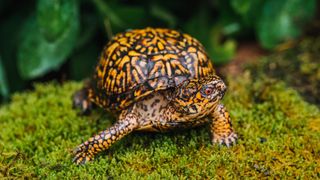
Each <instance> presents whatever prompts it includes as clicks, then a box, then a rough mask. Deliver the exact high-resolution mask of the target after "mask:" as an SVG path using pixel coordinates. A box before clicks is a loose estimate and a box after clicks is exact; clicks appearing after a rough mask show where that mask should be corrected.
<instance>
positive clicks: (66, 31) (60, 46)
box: [18, 0, 79, 79]
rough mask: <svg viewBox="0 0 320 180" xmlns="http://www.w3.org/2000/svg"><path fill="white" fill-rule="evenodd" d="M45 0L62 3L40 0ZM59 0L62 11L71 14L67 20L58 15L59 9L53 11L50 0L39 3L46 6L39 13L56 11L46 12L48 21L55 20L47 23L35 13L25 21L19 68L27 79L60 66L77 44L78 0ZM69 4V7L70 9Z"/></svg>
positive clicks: (19, 52)
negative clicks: (61, 0)
mask: <svg viewBox="0 0 320 180" xmlns="http://www.w3.org/2000/svg"><path fill="white" fill-rule="evenodd" d="M42 1H50V2H51V3H52V4H51V5H52V6H55V3H58V1H51V0H39V1H38V2H39V3H44V2H42ZM59 3H61V4H60V5H59V7H61V8H60V9H59V10H60V13H66V14H68V15H69V16H68V17H66V18H67V20H65V19H64V20H61V18H60V17H59V16H56V11H57V10H54V11H50V6H49V5H47V4H46V5H43V6H40V5H39V6H38V7H39V8H40V7H42V8H44V9H43V10H38V13H40V12H41V11H46V10H47V12H48V13H53V15H47V16H46V17H47V18H48V19H46V21H54V23H52V24H50V23H44V22H42V21H44V19H42V18H37V19H36V18H35V17H34V16H32V17H31V18H30V19H29V20H28V21H27V22H26V24H25V25H24V29H23V32H22V41H21V44H20V45H19V48H18V68H19V72H20V74H21V76H22V77H23V78H25V79H32V78H35V77H38V76H41V75H44V74H45V73H47V72H48V71H50V70H54V69H57V68H58V67H59V66H60V65H61V64H62V63H63V62H65V60H66V58H67V57H68V56H69V55H70V53H71V52H72V50H73V48H74V46H75V41H76V39H77V34H78V30H79V16H78V8H79V7H78V1H76V0H69V1H67V0H65V1H63V2H60V1H59ZM65 6H66V7H68V8H67V9H66V8H65ZM62 7H64V8H62ZM65 11H70V12H65ZM40 14H42V13H40ZM40 14H37V15H40ZM39 19H40V20H39ZM59 19H60V20H59ZM60 21H61V22H60ZM39 22H40V24H39ZM59 22H60V23H59ZM55 26H62V27H55ZM51 28H52V29H51ZM61 28H63V29H62V30H61Z"/></svg>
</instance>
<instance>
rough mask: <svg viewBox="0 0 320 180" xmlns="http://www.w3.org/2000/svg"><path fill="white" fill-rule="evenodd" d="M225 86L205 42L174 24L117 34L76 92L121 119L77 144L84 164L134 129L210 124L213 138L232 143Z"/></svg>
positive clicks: (78, 101) (81, 104) (83, 104)
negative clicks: (174, 28) (223, 99)
mask: <svg viewBox="0 0 320 180" xmlns="http://www.w3.org/2000/svg"><path fill="white" fill-rule="evenodd" d="M225 91H226V85H225V83H224V82H223V80H222V79H221V78H220V77H218V76H217V75H215V71H214V69H213V66H212V63H211V60H210V59H209V57H208V56H207V54H206V52H205V51H204V48H203V46H202V45H201V44H200V43H199V42H198V41H197V40H196V39H194V38H192V37H191V36H189V35H187V34H184V33H180V32H178V31H175V30H170V29H154V28H146V29H140V30H131V31H128V32H124V33H120V34H118V35H116V36H115V37H114V38H113V39H112V40H111V41H110V42H109V43H108V44H107V46H106V47H105V48H104V50H103V52H102V55H101V57H100V61H99V62H98V65H97V67H96V71H95V74H94V75H93V77H92V79H91V80H90V81H88V82H86V83H85V84H84V87H83V88H82V89H81V90H79V91H77V92H76V93H75V94H74V96H73V104H74V106H75V107H78V108H80V109H81V110H82V112H83V113H87V112H89V110H90V109H91V108H92V107H93V105H98V106H99V107H102V108H103V109H105V110H108V111H111V112H114V113H115V114H119V116H118V120H117V121H116V122H115V123H114V124H113V125H112V126H111V127H108V128H106V129H105V130H104V131H101V132H99V133H98V134H97V135H95V136H93V137H91V138H89V139H88V140H87V141H85V142H83V143H82V144H80V145H79V146H78V147H77V148H76V150H75V157H74V160H73V161H74V162H75V163H76V164H83V163H86V162H88V161H91V160H93V159H94V157H95V155H96V154H97V153H99V152H101V151H104V150H107V149H109V148H110V146H112V144H113V143H115V142H117V141H119V140H120V139H121V138H123V137H124V136H126V135H128V134H130V133H131V132H134V131H153V132H166V131H171V130H179V129H186V128H192V127H195V126H200V125H208V126H210V131H211V141H212V143H216V144H220V145H226V146H228V147H229V146H231V145H233V144H235V143H236V141H237V134H236V133H235V132H234V129H233V127H232V124H231V118H230V114H229V112H228V111H227V109H226V108H225V107H224V105H222V104H221V103H220V101H221V99H222V98H223V96H224V93H225Z"/></svg>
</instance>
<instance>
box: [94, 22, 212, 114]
mask: <svg viewBox="0 0 320 180" xmlns="http://www.w3.org/2000/svg"><path fill="white" fill-rule="evenodd" d="M213 73H215V71H214V69H213V66H212V63H211V60H210V59H209V57H208V55H207V53H206V52H205V50H204V47H203V46H202V45H201V44H200V43H199V41H197V40H196V39H195V38H193V37H191V36H190V35H188V34H184V33H181V32H178V31H175V30H171V29H154V28H146V29H137V30H130V31H127V32H124V33H120V34H117V35H116V36H114V37H113V39H112V40H111V41H110V42H109V43H108V44H107V46H106V47H105V48H104V50H103V52H102V54H101V57H100V61H99V63H98V65H97V67H96V70H95V75H94V78H93V82H92V88H91V89H90V90H89V98H90V99H91V100H92V101H93V102H94V103H96V104H97V105H99V106H101V107H105V108H107V109H111V110H121V109H126V108H127V107H128V106H130V105H132V104H133V103H134V102H136V101H139V100H141V99H142V98H144V97H146V96H148V95H149V94H150V93H152V92H155V91H160V90H166V89H169V88H174V87H176V86H178V85H179V84H180V83H181V82H183V81H184V80H186V79H194V78H201V77H204V76H207V75H208V74H213Z"/></svg>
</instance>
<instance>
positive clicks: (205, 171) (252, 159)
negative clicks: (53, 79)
mask: <svg viewBox="0 0 320 180" xmlns="http://www.w3.org/2000/svg"><path fill="white" fill-rule="evenodd" d="M228 84H229V90H228V93H227V94H226V97H225V98H224V101H223V102H224V104H225V105H226V106H227V107H228V109H229V110H230V113H231V115H232V119H233V124H234V127H235V129H236V130H237V132H238V134H239V137H240V139H239V143H238V144H237V145H235V146H233V147H231V148H226V147H219V146H216V145H211V144H210V139H209V133H208V129H207V128H206V127H200V128H196V129H192V130H185V131H181V132H172V133H166V134H160V133H133V134H131V135H129V136H127V137H125V138H124V139H122V140H121V141H120V142H118V143H116V144H115V145H114V146H112V148H111V149H110V150H108V151H106V152H104V153H101V155H100V156H99V157H98V158H97V159H96V160H95V161H94V162H92V163H88V164H86V165H84V166H76V165H74V164H73V163H72V162H71V160H72V151H73V149H74V148H75V147H76V146H77V145H78V144H79V143H81V142H82V141H83V140H86V139H87V138H89V137H90V136H91V135H93V134H94V133H96V132H98V131H99V130H103V129H104V128H105V127H107V126H110V125H111V124H112V120H111V118H110V117H109V116H107V115H106V114H105V113H104V112H103V111H101V110H95V111H94V112H93V114H92V115H90V116H79V115H77V111H75V110H72V107H71V99H70V97H71V94H72V93H73V92H74V91H75V90H77V89H79V88H80V87H81V83H75V82H68V83H65V84H63V85H59V84H57V83H48V84H37V85H35V90H34V91H30V92H25V93H19V94H15V95H14V96H13V97H12V102H11V103H10V104H8V105H4V106H3V107H1V109H0V127H1V134H0V178H3V177H7V178H13V177H19V178H23V177H24V178H30V177H40V178H50V179H60V178H84V179H87V178H102V177H104V178H106V177H114V178H116V179H119V178H120V179H129V178H134V179H136V178H139V177H144V178H149V179H155V178H156V179H159V178H164V177H165V178H179V179H187V178H189V177H191V178H197V179H199V178H205V179H209V177H210V178H211V177H221V176H222V177H227V178H229V179H234V178H239V177H253V178H257V177H279V178H283V177H292V178H302V179H315V178H320V146H319V142H320V112H319V109H318V108H317V107H316V106H313V105H310V104H308V103H307V102H305V101H304V100H303V99H302V98H301V97H300V95H299V94H298V93H297V92H296V91H295V90H293V89H291V88H290V87H288V86H287V85H286V84H285V83H283V82H281V81H276V80H272V79H267V78H263V77H261V78H259V79H258V80H253V78H252V77H251V75H250V72H245V73H243V74H242V75H241V76H239V77H237V78H228Z"/></svg>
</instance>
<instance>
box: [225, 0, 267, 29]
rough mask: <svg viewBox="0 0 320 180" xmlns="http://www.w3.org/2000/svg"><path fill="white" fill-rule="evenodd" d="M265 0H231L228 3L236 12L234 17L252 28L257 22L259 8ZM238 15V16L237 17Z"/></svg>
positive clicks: (259, 12)
mask: <svg viewBox="0 0 320 180" xmlns="http://www.w3.org/2000/svg"><path fill="white" fill-rule="evenodd" d="M264 3H265V0H231V1H230V5H231V8H232V10H233V11H234V12H235V13H236V14H237V16H236V18H237V19H238V20H239V19H240V21H241V22H242V24H243V25H245V26H247V27H249V28H253V27H254V26H255V24H256V23H257V22H258V21H257V19H258V17H260V14H261V9H262V8H263V6H264ZM239 16H240V18H239Z"/></svg>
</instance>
